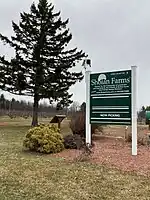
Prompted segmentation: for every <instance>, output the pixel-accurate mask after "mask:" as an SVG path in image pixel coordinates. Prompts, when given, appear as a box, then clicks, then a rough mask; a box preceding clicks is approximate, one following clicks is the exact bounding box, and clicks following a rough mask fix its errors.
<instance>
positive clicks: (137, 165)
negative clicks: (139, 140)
mask: <svg viewBox="0 0 150 200" xmlns="http://www.w3.org/2000/svg"><path fill="white" fill-rule="evenodd" d="M94 143H95V146H94V147H93V149H92V151H93V153H92V155H91V158H90V162H92V163H96V164H103V165H106V166H108V167H113V168H116V169H119V170H122V171H124V172H136V173H137V174H139V175H150V147H147V146H138V155H137V156H132V155H131V144H130V143H125V142H123V141H120V140H112V139H103V140H97V141H95V142H94ZM80 154H81V151H79V150H65V151H63V152H61V153H59V154H56V155H55V156H56V157H62V158H65V159H67V160H70V161H71V160H74V159H75V158H76V157H78V156H79V155H80Z"/></svg>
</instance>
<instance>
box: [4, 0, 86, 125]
mask: <svg viewBox="0 0 150 200" xmlns="http://www.w3.org/2000/svg"><path fill="white" fill-rule="evenodd" d="M20 16H21V19H20V22H19V24H18V25H17V24H16V23H15V22H12V27H13V31H14V33H15V34H14V35H13V36H12V37H11V38H10V39H9V38H8V37H6V36H3V35H2V34H0V39H1V41H3V42H4V44H9V45H10V46H11V47H12V48H13V49H14V51H15V56H14V57H13V58H12V59H11V60H7V59H6V58H5V56H1V57H0V68H1V70H0V76H1V77H2V79H1V80H0V88H1V89H3V90H6V91H9V92H10V93H13V94H18V95H25V96H33V97H34V104H33V119H32V125H33V126H36V125H37V124H38V106H39V100H40V99H43V98H49V100H50V102H52V101H58V102H59V103H60V104H61V105H63V106H66V105H67V104H70V103H71V100H70V98H71V97H72V94H69V93H68V90H69V88H70V87H71V86H72V85H74V84H75V83H76V82H77V81H81V80H82V79H83V74H82V72H73V69H74V67H75V66H76V64H77V62H79V61H80V60H82V59H83V58H84V57H85V53H84V52H83V51H78V50H77V48H73V49H69V48H68V47H67V45H68V43H69V42H70V41H71V39H72V34H71V33H70V31H69V29H68V28H67V24H68V19H67V20H66V21H62V19H61V17H60V12H54V6H53V5H52V3H49V2H48V0H39V3H38V5H36V4H34V3H33V4H32V5H31V7H30V12H29V13H25V12H23V13H21V14H20Z"/></svg>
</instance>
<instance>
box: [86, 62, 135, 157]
mask: <svg viewBox="0 0 150 200" xmlns="http://www.w3.org/2000/svg"><path fill="white" fill-rule="evenodd" d="M84 68H85V83H86V144H87V145H91V123H90V74H91V66H90V65H88V63H87V62H85V63H84ZM131 77H132V81H131V91H132V92H131V110H132V112H131V118H132V119H131V125H132V155H133V156H136V155H137V66H131Z"/></svg>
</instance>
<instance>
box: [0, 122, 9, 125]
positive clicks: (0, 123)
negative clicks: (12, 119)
mask: <svg viewBox="0 0 150 200" xmlns="http://www.w3.org/2000/svg"><path fill="white" fill-rule="evenodd" d="M7 125H8V123H7V122H0V126H7Z"/></svg>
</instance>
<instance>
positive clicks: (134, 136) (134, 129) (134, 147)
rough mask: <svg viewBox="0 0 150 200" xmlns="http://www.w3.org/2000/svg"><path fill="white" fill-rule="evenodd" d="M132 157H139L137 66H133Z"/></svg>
mask: <svg viewBox="0 0 150 200" xmlns="http://www.w3.org/2000/svg"><path fill="white" fill-rule="evenodd" d="M131 70H132V155H133V156H136V155H137V66H132V67H131Z"/></svg>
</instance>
